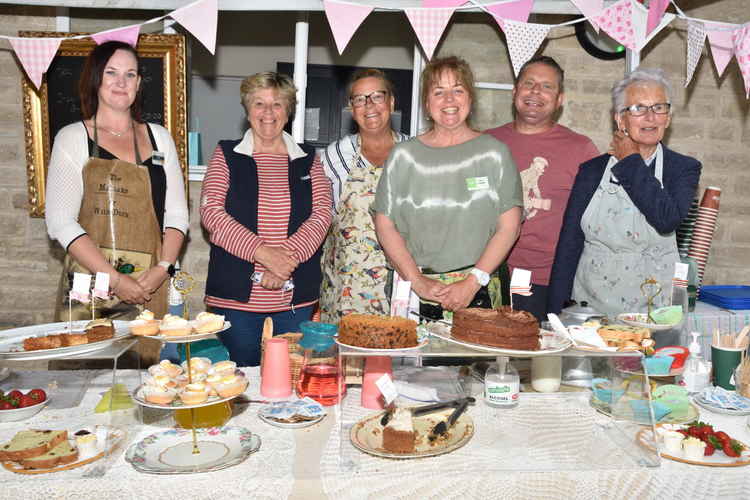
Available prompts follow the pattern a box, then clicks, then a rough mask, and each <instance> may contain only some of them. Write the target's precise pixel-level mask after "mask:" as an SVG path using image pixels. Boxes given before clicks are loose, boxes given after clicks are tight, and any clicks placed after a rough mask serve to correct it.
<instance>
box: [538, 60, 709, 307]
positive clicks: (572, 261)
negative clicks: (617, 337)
mask: <svg viewBox="0 0 750 500" xmlns="http://www.w3.org/2000/svg"><path fill="white" fill-rule="evenodd" d="M670 94H671V88H670V85H669V82H668V81H667V79H666V77H665V75H664V72H663V71H662V70H658V69H636V70H634V71H633V72H631V73H630V74H628V75H627V76H626V77H625V78H624V79H622V80H621V81H619V82H617V83H616V84H615V86H614V87H613V89H612V101H613V105H614V120H615V124H616V125H617V130H616V131H615V133H614V137H613V139H612V144H611V146H610V150H609V152H608V153H607V154H605V155H602V156H599V157H597V158H594V159H592V160H590V161H588V162H586V163H584V164H582V165H581V168H580V170H579V172H578V176H577V177H576V181H575V184H574V185H573V190H572V192H571V195H570V201H569V202H568V207H567V209H566V211H565V217H564V219H563V228H562V231H561V233H560V239H559V241H558V244H557V251H556V255H555V262H554V265H553V267H552V277H551V282H550V295H549V307H548V309H549V310H550V311H551V312H559V311H560V310H561V308H562V307H563V306H564V303H565V302H566V301H567V299H571V298H572V299H573V300H575V301H577V302H582V301H585V302H588V304H589V306H591V307H593V308H594V309H596V310H598V311H600V312H602V313H605V314H607V315H609V316H610V317H613V316H615V315H617V314H619V313H623V312H639V311H642V310H644V309H645V307H646V300H645V298H644V297H643V295H642V294H641V290H640V285H641V283H643V282H644V281H645V280H646V279H647V278H655V279H656V280H658V282H659V283H660V284H661V287H662V290H665V291H666V290H669V289H670V287H669V283H670V282H671V279H672V277H673V276H674V269H675V262H679V261H680V256H679V254H678V253H677V243H676V238H675V230H676V229H677V227H678V226H679V225H680V222H681V221H682V219H683V218H684V217H685V216H686V215H687V213H688V209H689V208H690V204H691V202H692V200H693V197H694V196H695V191H696V188H697V186H698V179H699V178H700V173H701V164H700V162H698V161H697V160H696V159H694V158H691V157H689V156H684V155H681V154H679V153H676V152H674V151H672V150H670V149H668V148H667V147H665V146H664V145H663V144H662V142H661V141H662V139H663V138H664V132H665V131H666V130H667V128H668V127H669V124H670V121H671V118H672V115H671V110H672V104H671V97H670ZM670 298H671V297H670V296H669V294H668V293H662V294H661V295H660V296H659V297H657V305H666V304H668V303H669V300H670Z"/></svg>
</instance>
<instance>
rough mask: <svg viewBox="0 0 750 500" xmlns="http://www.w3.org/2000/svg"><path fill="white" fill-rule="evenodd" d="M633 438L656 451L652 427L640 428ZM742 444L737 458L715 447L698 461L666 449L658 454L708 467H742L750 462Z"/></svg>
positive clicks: (748, 453)
mask: <svg viewBox="0 0 750 500" xmlns="http://www.w3.org/2000/svg"><path fill="white" fill-rule="evenodd" d="M661 425H662V424H656V427H659V426H661ZM683 427H687V426H683ZM733 439H736V438H733ZM635 440H636V441H637V442H638V444H639V445H641V446H643V447H644V448H647V449H649V450H651V451H656V443H654V433H653V430H652V429H649V428H648V427H647V428H645V429H641V430H640V431H638V433H637V434H636V435H635ZM742 445H743V446H745V450H744V451H743V452H742V455H740V456H739V457H737V458H734V457H728V456H726V455H725V454H724V452H722V451H721V450H719V449H717V450H716V451H715V452H714V454H713V455H710V456H707V457H703V459H702V460H700V461H697V460H688V459H686V458H684V457H683V456H675V455H670V454H669V453H667V452H666V451H662V452H661V453H659V454H660V455H661V456H662V457H664V458H666V459H669V460H674V461H675V462H682V463H686V464H692V465H705V466H708V467H742V466H743V465H748V464H750V451H748V448H747V446H746V445H745V444H744V443H742ZM681 455H682V454H681Z"/></svg>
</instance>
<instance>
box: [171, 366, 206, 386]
mask: <svg viewBox="0 0 750 500" xmlns="http://www.w3.org/2000/svg"><path fill="white" fill-rule="evenodd" d="M190 375H191V378H192V380H190V379H188V375H187V373H183V374H182V375H179V376H178V377H175V379H174V381H175V383H176V384H177V387H178V388H183V387H185V386H186V385H188V384H189V383H191V382H192V383H194V384H197V383H203V382H205V381H206V378H207V377H208V374H206V373H203V372H196V371H195V370H193V372H192V373H191V374H190Z"/></svg>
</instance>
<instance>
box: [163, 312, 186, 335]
mask: <svg viewBox="0 0 750 500" xmlns="http://www.w3.org/2000/svg"><path fill="white" fill-rule="evenodd" d="M192 331H193V327H192V326H190V322H189V321H188V320H186V319H185V318H181V317H179V316H174V315H172V314H167V315H165V316H164V318H163V319H162V320H161V326H160V327H159V332H160V333H161V334H162V335H164V336H166V337H181V336H184V335H190V333H191V332H192Z"/></svg>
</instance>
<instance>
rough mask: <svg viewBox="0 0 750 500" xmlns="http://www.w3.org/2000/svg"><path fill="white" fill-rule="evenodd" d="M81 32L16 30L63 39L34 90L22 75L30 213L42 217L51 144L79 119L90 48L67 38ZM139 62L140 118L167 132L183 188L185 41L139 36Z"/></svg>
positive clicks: (87, 43)
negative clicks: (81, 85)
mask: <svg viewBox="0 0 750 500" xmlns="http://www.w3.org/2000/svg"><path fill="white" fill-rule="evenodd" d="M77 35H85V34H81V33H53V32H38V31H36V32H32V31H25V32H20V33H19V36H21V37H29V38H45V37H53V38H65V40H63V41H62V42H61V43H60V48H59V49H58V51H57V54H56V55H55V58H54V59H53V60H52V63H51V64H50V66H49V68H48V69H47V73H45V75H44V78H43V80H42V86H41V87H40V88H39V89H37V88H36V87H35V86H34V85H33V84H32V83H31V82H30V81H29V80H28V78H26V76H25V75H24V76H23V77H22V80H21V86H22V90H23V108H24V126H25V129H26V134H25V138H26V159H27V178H28V182H29V187H28V195H29V212H30V214H31V215H32V216H33V217H43V216H44V198H45V196H44V195H45V191H46V186H45V183H46V179H47V175H46V174H47V165H48V163H49V156H50V151H51V150H52V141H53V140H54V137H55V135H56V134H57V132H58V131H59V130H60V129H61V128H63V127H64V126H66V125H68V124H70V123H74V122H77V121H80V120H81V119H82V117H81V103H80V99H79V96H78V80H79V79H80V75H81V73H82V71H83V64H84V62H85V60H86V57H88V55H89V53H90V52H91V51H92V50H93V49H94V47H95V44H94V41H93V40H92V39H90V38H75V39H74V38H70V37H72V36H77ZM136 50H137V51H138V57H139V59H140V63H141V74H142V81H141V85H142V88H143V92H144V95H143V113H142V118H143V120H145V121H147V122H151V123H158V124H160V125H163V126H164V127H166V128H167V130H169V132H170V134H171V135H172V138H173V139H174V142H175V146H176V148H177V156H178V157H179V161H180V165H181V166H182V169H183V174H184V178H185V188H186V190H187V109H186V99H185V66H186V64H185V62H186V61H185V37H184V36H182V35H151V34H146V35H140V37H139V38H138V44H137V46H136Z"/></svg>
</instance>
